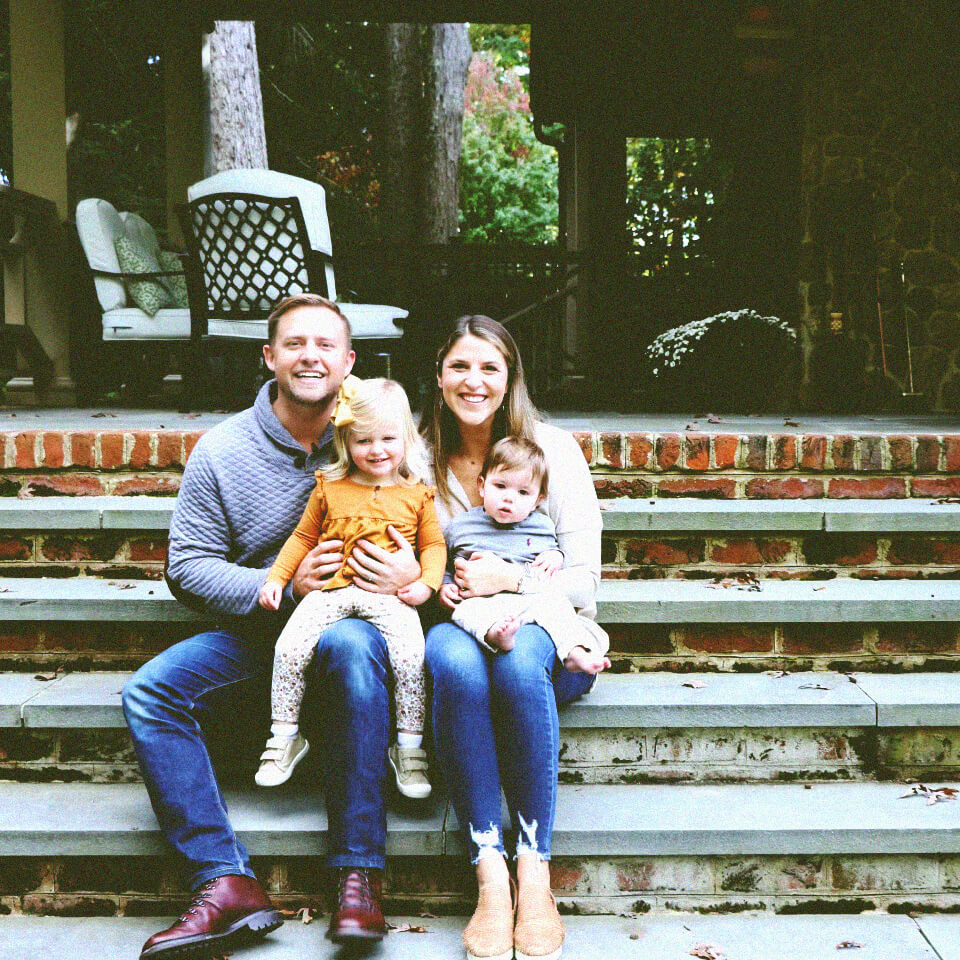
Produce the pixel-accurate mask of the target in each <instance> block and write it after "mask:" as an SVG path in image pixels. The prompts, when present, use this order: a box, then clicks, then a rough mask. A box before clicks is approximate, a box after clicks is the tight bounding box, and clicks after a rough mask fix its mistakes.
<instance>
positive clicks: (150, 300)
mask: <svg viewBox="0 0 960 960" xmlns="http://www.w3.org/2000/svg"><path fill="white" fill-rule="evenodd" d="M113 245H114V247H115V249H116V251H117V261H118V262H119V264H120V271H121V272H122V273H159V272H160V270H161V269H162V268H161V266H160V261H159V260H158V259H157V257H156V255H155V254H154V253H153V252H152V251H151V250H148V249H147V248H146V247H145V246H143V244H141V243H139V242H138V241H136V240H134V239H133V238H132V237H128V236H127V235H126V234H125V233H123V234H121V235H120V236H118V237H114V238H113ZM124 285H125V286H126V288H127V293H128V294H129V295H130V299H131V300H133V302H134V303H135V304H136V305H137V306H138V307H139V308H140V309H141V310H142V311H143V312H144V313H145V314H147V316H150V317H152V316H153V315H154V314H155V313H156V312H157V311H158V310H159V309H160V308H161V307H172V306H175V304H174V301H173V295H172V294H171V293H170V291H169V290H168V289H167V287H165V286H164V285H163V283H162V282H161V281H160V280H126V281H124Z"/></svg>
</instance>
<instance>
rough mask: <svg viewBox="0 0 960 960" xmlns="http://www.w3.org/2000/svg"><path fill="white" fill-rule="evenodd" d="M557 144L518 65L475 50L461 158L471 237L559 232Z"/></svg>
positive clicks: (544, 237) (465, 226)
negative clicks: (549, 140)
mask: <svg viewBox="0 0 960 960" xmlns="http://www.w3.org/2000/svg"><path fill="white" fill-rule="evenodd" d="M557 173H558V171H557V157H556V151H554V150H553V149H552V148H551V147H548V146H546V145H545V144H543V143H540V141H539V140H537V138H536V136H535V135H534V132H533V118H532V116H531V114H530V100H529V96H528V94H527V92H526V90H525V89H524V87H523V85H522V83H521V81H520V78H519V77H518V76H517V74H516V71H515V70H513V69H508V70H500V69H499V68H498V65H497V58H496V56H495V55H494V54H492V53H476V54H474V58H473V61H472V62H471V64H470V74H469V77H468V79H467V90H466V109H465V112H464V118H463V152H462V155H461V161H460V231H461V236H462V238H463V239H464V240H465V241H467V242H476V243H482V242H503V241H518V242H524V243H550V242H553V241H555V240H556V238H557V216H558V199H557Z"/></svg>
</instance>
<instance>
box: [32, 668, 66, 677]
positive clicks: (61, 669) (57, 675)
mask: <svg viewBox="0 0 960 960" xmlns="http://www.w3.org/2000/svg"><path fill="white" fill-rule="evenodd" d="M63 672H64V671H63V665H62V664H61V665H60V666H59V667H57V669H56V670H54V671H53V673H35V674H34V675H33V679H34V680H56V679H57V677H59V676H60V675H61V674H62V673H63Z"/></svg>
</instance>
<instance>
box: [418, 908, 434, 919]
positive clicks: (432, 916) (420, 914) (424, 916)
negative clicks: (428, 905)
mask: <svg viewBox="0 0 960 960" xmlns="http://www.w3.org/2000/svg"><path fill="white" fill-rule="evenodd" d="M417 916H418V917H423V919H424V920H436V919H437V915H436V914H435V913H428V912H427V911H426V910H424V911H423V913H418V914H417Z"/></svg>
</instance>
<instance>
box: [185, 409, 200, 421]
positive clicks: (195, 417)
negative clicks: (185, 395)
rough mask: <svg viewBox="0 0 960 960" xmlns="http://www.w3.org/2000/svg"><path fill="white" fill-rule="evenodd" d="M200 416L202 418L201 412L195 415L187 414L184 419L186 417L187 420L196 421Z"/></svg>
mask: <svg viewBox="0 0 960 960" xmlns="http://www.w3.org/2000/svg"><path fill="white" fill-rule="evenodd" d="M199 416H200V411H199V410H197V411H194V412H193V413H185V414H184V417H186V418H187V420H196V419H197V417H199Z"/></svg>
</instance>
